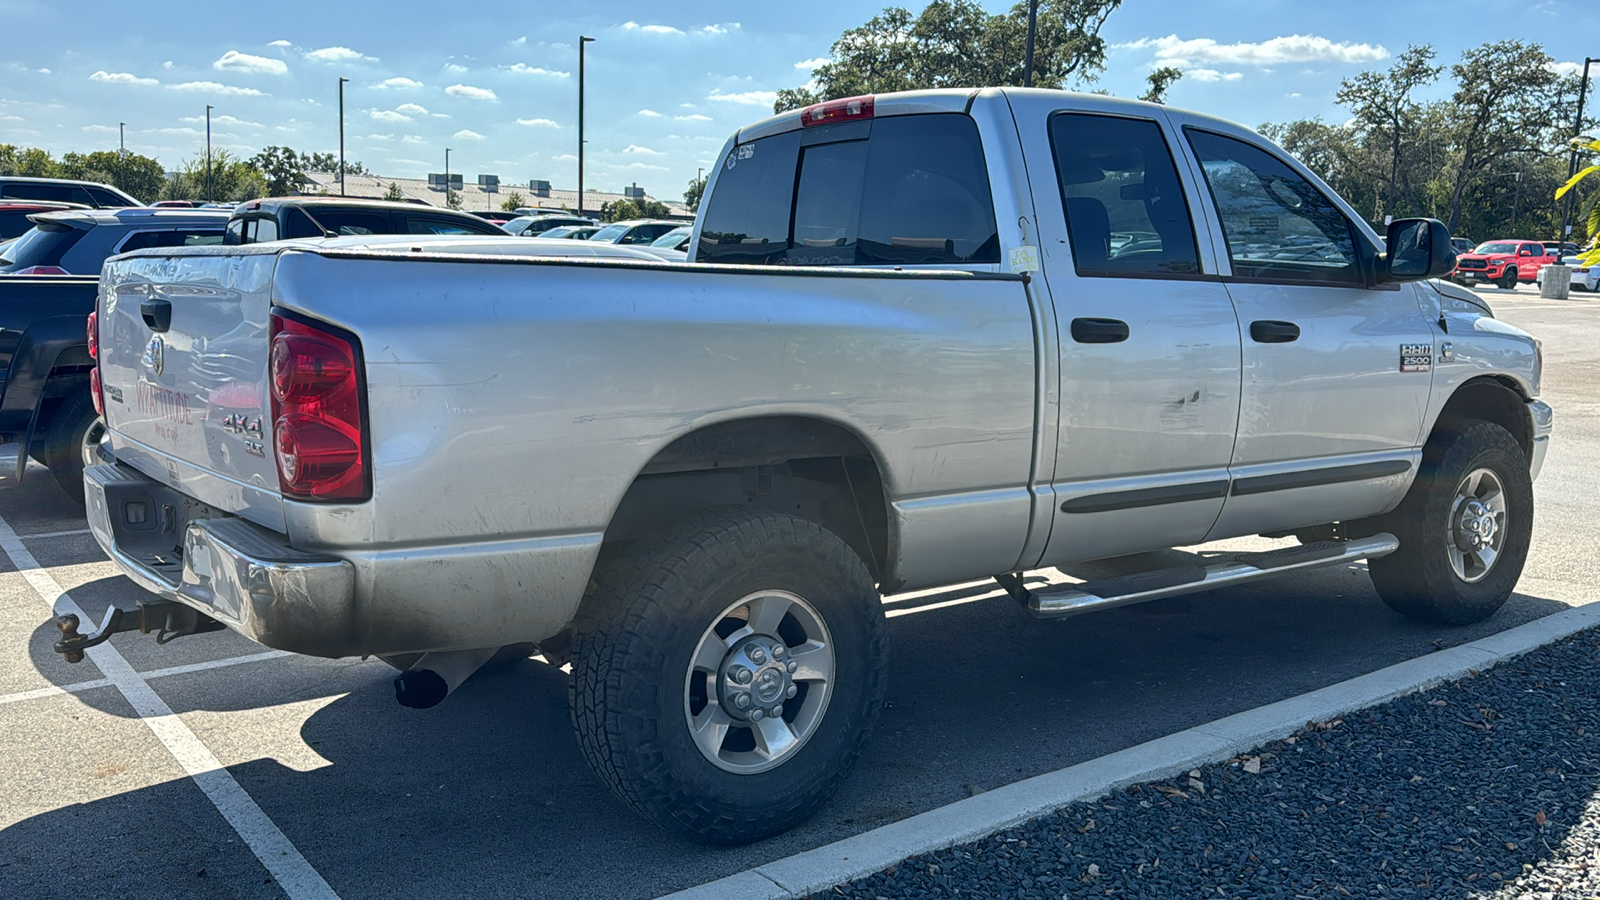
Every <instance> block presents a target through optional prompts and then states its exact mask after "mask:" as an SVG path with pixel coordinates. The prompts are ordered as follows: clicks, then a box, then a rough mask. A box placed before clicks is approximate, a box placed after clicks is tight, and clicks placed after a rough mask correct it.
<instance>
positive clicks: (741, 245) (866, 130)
mask: <svg viewBox="0 0 1600 900" xmlns="http://www.w3.org/2000/svg"><path fill="white" fill-rule="evenodd" d="M830 138H831V139H830ZM697 258H698V259H699V260H702V261H708V262H744V263H776V264H786V265H802V266H803V265H913V264H918V263H997V262H999V260H1000V240H999V232H998V229H997V228H996V227H995V221H994V202H993V198H992V196H991V194H990V191H989V177H988V171H987V167H986V166H985V163H984V158H983V147H982V144H981V142H980V140H979V137H978V129H977V125H976V123H974V122H973V121H972V119H971V118H969V117H967V116H965V115H960V114H955V113H938V114H930V115H915V116H888V117H884V118H881V119H876V120H872V121H869V122H860V123H849V124H847V125H840V126H828V127H826V129H817V130H815V131H807V130H805V129H802V130H800V131H793V132H787V133H785V134H781V135H775V136H773V137H770V138H764V139H761V140H758V141H753V142H751V143H748V144H742V145H739V146H737V147H734V148H733V150H731V151H730V152H729V154H728V156H727V158H725V159H724V160H723V168H722V172H721V173H720V174H719V176H718V179H717V186H716V190H715V192H714V195H713V196H712V197H711V199H710V201H709V205H708V206H707V208H706V219H705V224H704V225H702V227H701V233H700V247H699V248H698V250H697Z"/></svg>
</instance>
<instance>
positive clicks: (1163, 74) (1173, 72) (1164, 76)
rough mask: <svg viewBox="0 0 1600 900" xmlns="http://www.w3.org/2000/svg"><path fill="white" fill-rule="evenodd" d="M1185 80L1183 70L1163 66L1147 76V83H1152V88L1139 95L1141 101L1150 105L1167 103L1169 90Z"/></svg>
mask: <svg viewBox="0 0 1600 900" xmlns="http://www.w3.org/2000/svg"><path fill="white" fill-rule="evenodd" d="M1181 78H1183V70H1182V69H1179V68H1176V67H1174V66H1162V67H1161V68H1159V69H1156V70H1155V71H1154V72H1151V73H1150V74H1149V75H1147V76H1145V81H1147V82H1149V83H1150V88H1149V89H1148V90H1146V91H1145V92H1144V93H1143V94H1140V95H1139V99H1140V100H1144V101H1146V102H1149V103H1165V102H1167V89H1168V88H1170V87H1172V86H1173V85H1174V84H1177V83H1178V81H1179V79H1181Z"/></svg>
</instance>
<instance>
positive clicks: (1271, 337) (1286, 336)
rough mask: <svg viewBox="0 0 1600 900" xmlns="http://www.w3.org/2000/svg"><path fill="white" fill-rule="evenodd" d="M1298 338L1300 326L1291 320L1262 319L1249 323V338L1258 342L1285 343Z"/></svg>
mask: <svg viewBox="0 0 1600 900" xmlns="http://www.w3.org/2000/svg"><path fill="white" fill-rule="evenodd" d="M1299 339H1300V326H1299V325H1296V324H1295V323H1293V322H1274V321H1271V320H1269V319H1262V320H1260V321H1257V322H1251V323H1250V340H1252V341H1255V342H1256V343H1258V344H1287V343H1290V342H1292V341H1296V340H1299Z"/></svg>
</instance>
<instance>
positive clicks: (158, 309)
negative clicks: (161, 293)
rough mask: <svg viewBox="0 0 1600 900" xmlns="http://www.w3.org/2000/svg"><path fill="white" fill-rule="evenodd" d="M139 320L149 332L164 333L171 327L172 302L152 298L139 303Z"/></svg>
mask: <svg viewBox="0 0 1600 900" xmlns="http://www.w3.org/2000/svg"><path fill="white" fill-rule="evenodd" d="M139 318H141V319H144V323H145V324H146V325H149V326H150V330H151V331H166V330H167V329H168V328H171V327H172V301H171V300H161V299H157V298H154V297H152V298H151V299H149V300H142V301H140V302H139Z"/></svg>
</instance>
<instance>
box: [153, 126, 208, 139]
mask: <svg viewBox="0 0 1600 900" xmlns="http://www.w3.org/2000/svg"><path fill="white" fill-rule="evenodd" d="M150 133H152V134H184V135H188V136H190V137H204V136H205V132H204V131H201V130H200V129H198V128H153V129H151V130H150ZM212 137H222V135H219V134H213V135H212Z"/></svg>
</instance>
